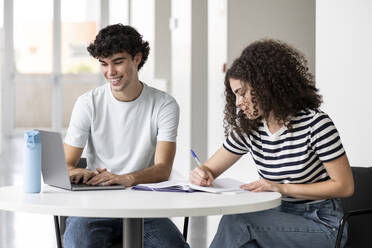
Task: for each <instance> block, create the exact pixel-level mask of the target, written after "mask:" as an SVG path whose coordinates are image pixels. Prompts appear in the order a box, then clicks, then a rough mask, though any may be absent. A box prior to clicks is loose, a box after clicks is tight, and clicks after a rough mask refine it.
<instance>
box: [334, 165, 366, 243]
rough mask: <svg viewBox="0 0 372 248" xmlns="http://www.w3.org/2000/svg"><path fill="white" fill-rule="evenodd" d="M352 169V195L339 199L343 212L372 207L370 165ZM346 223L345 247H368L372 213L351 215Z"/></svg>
mask: <svg viewBox="0 0 372 248" xmlns="http://www.w3.org/2000/svg"><path fill="white" fill-rule="evenodd" d="M352 171H353V176H354V182H355V191H354V195H353V196H351V197H348V198H344V199H342V200H341V201H342V206H343V209H344V212H345V213H346V212H350V211H356V210H361V209H368V208H372V167H352ZM348 223H349V229H348V241H347V243H346V247H370V245H371V244H372V232H371V224H372V214H368V215H356V216H353V217H351V218H350V219H349V220H348ZM366 244H368V245H366Z"/></svg>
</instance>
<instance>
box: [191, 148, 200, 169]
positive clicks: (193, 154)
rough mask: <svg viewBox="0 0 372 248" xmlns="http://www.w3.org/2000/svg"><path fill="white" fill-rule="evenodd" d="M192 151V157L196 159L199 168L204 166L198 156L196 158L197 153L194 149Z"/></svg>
mask: <svg viewBox="0 0 372 248" xmlns="http://www.w3.org/2000/svg"><path fill="white" fill-rule="evenodd" d="M190 151H191V155H192V156H193V158H194V159H195V161H196V163H197V164H198V166H202V163H201V162H200V160H199V158H198V156H196V154H195V152H194V151H193V150H192V149H190Z"/></svg>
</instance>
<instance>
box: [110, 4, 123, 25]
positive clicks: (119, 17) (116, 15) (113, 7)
mask: <svg viewBox="0 0 372 248" xmlns="http://www.w3.org/2000/svg"><path fill="white" fill-rule="evenodd" d="M109 4H110V14H109V18H110V24H116V23H122V24H124V25H125V24H128V0H110V2H109Z"/></svg>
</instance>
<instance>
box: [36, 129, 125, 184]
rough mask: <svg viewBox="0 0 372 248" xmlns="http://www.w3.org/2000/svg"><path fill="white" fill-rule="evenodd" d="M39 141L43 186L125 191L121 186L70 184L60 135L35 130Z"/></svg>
mask: <svg viewBox="0 0 372 248" xmlns="http://www.w3.org/2000/svg"><path fill="white" fill-rule="evenodd" d="M37 131H39V132H40V140H41V171H42V175H43V180H44V183H45V184H48V185H50V186H54V187H58V188H62V189H67V190H73V191H81V190H107V189H125V186H123V185H108V186H103V185H86V184H83V183H81V184H74V183H71V182H70V177H69V175H68V170H67V164H66V160H65V152H64V150H63V142H62V137H61V134H60V133H58V132H52V131H44V130H37Z"/></svg>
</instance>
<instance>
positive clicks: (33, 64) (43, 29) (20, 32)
mask: <svg viewBox="0 0 372 248" xmlns="http://www.w3.org/2000/svg"><path fill="white" fill-rule="evenodd" d="M52 24H53V1H50V0H32V1H30V0H14V50H15V55H14V56H15V67H16V71H17V72H19V73H51V71H52V48H53V39H52V27H53V26H52Z"/></svg>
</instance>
